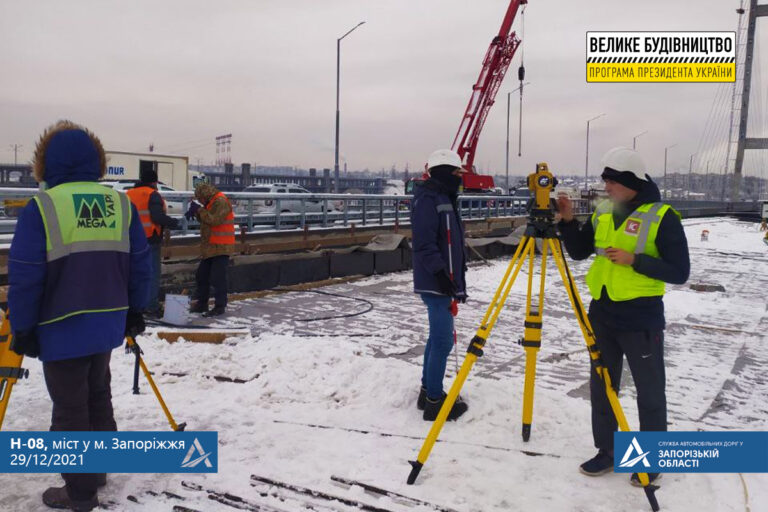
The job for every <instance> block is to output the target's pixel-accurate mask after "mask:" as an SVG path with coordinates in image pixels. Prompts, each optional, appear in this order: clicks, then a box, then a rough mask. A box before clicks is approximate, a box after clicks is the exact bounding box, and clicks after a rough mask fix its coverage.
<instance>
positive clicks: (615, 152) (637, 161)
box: [602, 147, 648, 181]
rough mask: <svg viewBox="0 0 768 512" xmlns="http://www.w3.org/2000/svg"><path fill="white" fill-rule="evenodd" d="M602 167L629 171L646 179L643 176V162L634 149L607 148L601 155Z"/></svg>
mask: <svg viewBox="0 0 768 512" xmlns="http://www.w3.org/2000/svg"><path fill="white" fill-rule="evenodd" d="M602 163H603V169H605V168H606V167H609V168H611V169H613V170H614V171H619V172H624V171H629V172H631V173H632V174H634V175H635V176H636V177H637V178H639V179H641V180H643V181H648V180H647V179H646V177H645V162H643V158H642V157H641V156H640V153H638V152H637V151H635V150H634V149H629V148H625V147H617V148H613V149H610V150H608V152H607V153H606V154H605V155H604V156H603V160H602Z"/></svg>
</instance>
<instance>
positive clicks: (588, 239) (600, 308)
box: [558, 181, 691, 331]
mask: <svg viewBox="0 0 768 512" xmlns="http://www.w3.org/2000/svg"><path fill="white" fill-rule="evenodd" d="M660 201H661V194H660V193H659V189H658V187H657V186H656V184H655V183H653V182H652V181H651V182H647V183H646V185H645V186H644V187H643V188H642V189H641V190H640V191H639V192H638V193H637V196H635V198H634V199H633V200H632V201H631V202H630V203H628V204H618V205H615V206H614V209H613V223H614V225H615V226H620V225H621V224H622V223H623V222H624V220H626V218H627V217H628V216H629V214H630V213H632V212H633V211H634V210H635V208H637V207H638V206H640V205H642V204H645V203H656V202H660ZM558 229H559V231H560V234H561V238H562V240H563V244H564V245H565V249H566V251H568V255H569V256H570V257H571V258H573V259H575V260H583V259H586V258H588V257H589V256H590V255H591V254H593V253H594V252H595V245H594V238H595V233H594V230H593V227H592V223H591V222H590V221H587V222H584V223H583V224H580V223H579V222H578V221H577V220H575V219H574V220H572V221H571V222H563V221H560V222H559V223H558ZM656 246H657V247H658V249H659V256H660V257H659V258H654V257H652V256H649V255H647V254H636V255H635V262H634V263H633V264H632V268H633V269H634V270H635V271H636V272H639V273H641V274H643V275H646V276H648V277H652V278H654V279H659V280H661V281H664V282H666V283H671V284H682V283H684V282H686V281H687V280H688V274H689V273H690V268H691V264H690V259H689V256H688V241H687V240H686V238H685V231H684V230H683V225H682V224H681V222H680V219H679V217H678V216H677V214H676V213H675V212H674V211H672V210H671V209H670V210H668V211H667V213H666V214H665V215H664V218H663V219H662V220H661V223H660V225H659V231H658V234H657V236H656ZM589 316H590V318H591V319H592V320H593V321H595V320H597V321H600V322H602V323H605V324H607V325H609V326H611V327H613V328H614V329H619V330H627V331H644V330H661V329H664V325H665V320H664V303H663V302H662V297H640V298H637V299H633V300H627V301H621V302H614V301H612V300H611V299H610V298H608V294H607V292H606V290H605V288H603V292H602V295H601V297H600V299H599V300H592V303H591V304H590V306H589Z"/></svg>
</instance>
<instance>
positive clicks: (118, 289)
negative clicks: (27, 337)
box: [34, 182, 131, 325]
mask: <svg viewBox="0 0 768 512" xmlns="http://www.w3.org/2000/svg"><path fill="white" fill-rule="evenodd" d="M34 199H35V202H37V206H38V208H39V210H40V216H41V217H42V219H43V225H44V227H45V246H46V260H47V262H48V275H47V278H46V281H47V283H48V284H47V286H46V292H45V296H44V297H43V304H42V307H41V318H40V325H45V324H49V323H53V322H56V321H59V320H63V319H65V318H68V317H71V316H73V315H77V314H81V313H101V312H109V311H120V310H125V309H128V300H127V286H124V285H121V284H119V282H120V281H121V279H123V278H124V279H127V268H125V273H126V276H122V273H123V272H122V271H120V272H119V273H120V274H121V275H115V270H114V269H116V268H121V266H123V265H126V264H127V255H129V254H130V251H131V241H130V232H129V230H130V224H131V203H130V200H129V199H128V197H127V196H126V195H125V194H121V193H119V192H117V191H115V190H113V189H111V188H109V187H105V186H103V185H100V184H98V183H96V182H76V183H64V184H61V185H58V186H56V187H53V188H51V189H49V190H46V191H43V192H41V193H40V194H38V195H37V196H36V197H35V198H34ZM110 259H112V260H114V262H108V261H107V260H110ZM75 272H76V273H83V275H79V276H75V275H73V273H75ZM102 274H103V275H102ZM73 282H75V283H80V286H81V287H85V288H86V289H89V292H88V293H87V294H80V293H73V290H72V289H71V287H72V286H71V285H72V284H73ZM52 284H53V285H52Z"/></svg>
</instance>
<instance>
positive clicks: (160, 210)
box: [136, 183, 179, 244]
mask: <svg viewBox="0 0 768 512" xmlns="http://www.w3.org/2000/svg"><path fill="white" fill-rule="evenodd" d="M136 187H137V188H138V187H150V188H153V189H155V190H157V184H156V183H139V184H138V185H136ZM149 217H150V218H151V219H152V222H153V223H154V224H157V225H158V226H160V227H161V228H162V229H163V230H166V229H178V227H179V221H178V219H174V218H173V217H170V216H168V214H167V213H166V209H165V206H164V205H163V198H162V196H161V195H160V192H152V194H151V195H150V196H149ZM147 241H148V242H149V243H150V244H159V243H161V242H162V241H163V233H162V231H161V232H160V234H153V235H152V236H151V237H150V238H148V239H147Z"/></svg>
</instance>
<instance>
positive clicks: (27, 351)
mask: <svg viewBox="0 0 768 512" xmlns="http://www.w3.org/2000/svg"><path fill="white" fill-rule="evenodd" d="M10 349H11V350H13V351H14V352H16V353H17V354H19V355H20V356H27V357H37V356H39V355H40V342H39V341H38V339H37V333H36V332H35V331H26V332H17V333H15V334H14V335H13V337H12V338H11V346H10Z"/></svg>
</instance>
